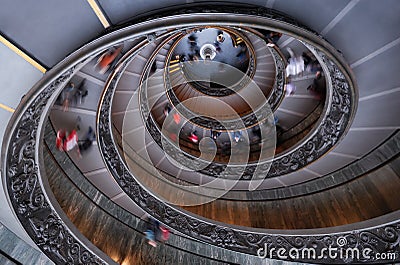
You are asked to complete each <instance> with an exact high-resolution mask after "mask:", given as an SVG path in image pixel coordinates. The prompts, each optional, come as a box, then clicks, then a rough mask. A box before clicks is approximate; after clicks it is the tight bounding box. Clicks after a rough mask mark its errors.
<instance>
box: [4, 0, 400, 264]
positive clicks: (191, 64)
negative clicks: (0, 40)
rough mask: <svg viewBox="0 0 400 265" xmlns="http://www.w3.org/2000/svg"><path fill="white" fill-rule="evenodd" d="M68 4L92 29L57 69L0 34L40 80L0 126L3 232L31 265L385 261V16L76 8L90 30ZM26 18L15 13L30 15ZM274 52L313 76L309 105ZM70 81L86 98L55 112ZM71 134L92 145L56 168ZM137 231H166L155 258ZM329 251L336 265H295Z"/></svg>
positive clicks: (388, 49)
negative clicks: (150, 226)
mask: <svg viewBox="0 0 400 265" xmlns="http://www.w3.org/2000/svg"><path fill="white" fill-rule="evenodd" d="M83 2H84V3H83V4H85V5H83V4H82V5H83V6H80V7H81V9H79V10H80V11H79V12H82V13H80V15H82V17H80V18H78V19H77V20H78V21H81V22H85V23H86V24H84V25H87V26H88V27H90V26H91V25H95V26H93V27H92V29H88V28H83V29H79V27H76V26H74V27H71V28H68V27H67V26H66V27H67V28H66V30H72V31H74V32H75V31H76V32H77V33H76V36H71V41H70V42H68V48H67V49H66V50H68V52H67V51H66V50H65V49H64V48H65V45H64V46H62V45H61V46H60V49H58V50H57V51H55V52H54V53H52V52H50V50H51V49H47V50H44V49H43V47H41V46H39V45H37V44H32V43H31V42H30V41H28V38H27V36H25V35H23V34H21V33H18V32H20V31H17V29H20V28H21V27H22V26H21V24H20V21H18V19H17V18H11V17H9V16H8V15H7V16H3V18H1V19H0V21H2V22H3V21H4V25H5V26H4V28H3V26H1V24H0V30H3V31H4V32H3V33H4V34H5V35H7V36H8V37H9V38H11V39H13V42H14V43H15V44H16V45H17V46H19V47H22V48H23V49H25V50H26V52H27V53H28V54H30V55H31V57H33V58H36V59H37V60H38V61H39V62H41V63H42V64H43V65H47V68H48V71H47V72H46V74H45V75H44V76H43V77H42V78H40V80H38V79H39V77H36V80H38V81H37V83H36V84H35V85H34V86H33V88H31V89H29V91H28V92H27V93H26V95H24V96H23V97H22V99H21V101H20V103H19V104H18V106H17V108H16V110H15V113H14V114H13V116H12V117H11V118H10V120H9V122H8V126H7V128H6V130H5V134H4V138H3V145H2V171H1V175H2V179H3V187H4V193H5V198H6V199H7V201H8V204H9V207H8V208H7V211H8V212H9V215H10V216H9V217H3V218H4V219H1V220H0V221H1V222H3V223H5V225H6V226H8V227H10V228H12V230H13V232H14V233H15V234H17V235H18V236H19V237H20V238H22V240H21V241H22V242H24V241H26V242H28V244H30V245H31V246H32V247H33V250H32V251H36V252H35V253H37V249H39V250H40V252H41V253H44V254H45V255H46V256H47V258H48V259H47V260H46V261H42V262H48V263H51V262H54V263H55V264H282V262H283V263H284V264H292V263H293V264H295V263H301V264H304V263H310V264H315V263H317V264H326V263H332V264H343V263H352V264H353V263H355V264H359V263H371V264H375V263H377V264H378V263H380V264H388V263H396V262H400V225H399V218H400V217H399V215H400V203H399V202H400V201H399V200H398V198H397V196H396V195H397V193H398V189H399V187H400V179H399V175H400V171H399V170H400V166H399V159H398V154H399V150H400V144H399V143H400V142H399V137H400V135H399V132H398V129H399V128H400V120H399V117H398V115H397V114H396V110H397V109H398V106H399V103H400V101H399V95H398V93H399V91H400V90H399V88H398V84H399V82H400V80H399V77H398V75H397V74H396V71H397V70H398V69H399V68H398V67H399V64H398V62H399V60H398V59H400V58H398V57H399V56H398V55H399V54H400V53H399V49H400V48H399V47H400V45H399V42H400V41H399V37H400V36H399V35H400V31H399V30H398V29H397V28H396V27H395V26H396V25H398V22H400V21H399V19H398V16H396V15H395V14H396V10H397V11H400V10H399V7H398V5H397V4H396V2H394V1H390V0H384V1H380V2H379V3H378V2H376V1H374V2H373V1H355V0H353V1H341V2H339V1H337V2H334V3H326V2H322V1H314V2H313V3H312V4H311V3H310V2H305V3H303V1H296V2H290V1H271V0H268V1H253V2H252V1H249V2H248V3H247V4H239V3H230V2H198V3H197V2H196V3H186V2H185V3H181V2H179V1H176V2H177V3H175V4H176V5H172V4H171V5H167V6H163V5H166V4H165V3H164V4H161V3H155V2H154V3H152V1H149V3H140V4H137V6H135V5H134V4H133V3H132V4H128V3H122V2H121V3H117V2H113V3H109V2H106V1H97V2H95V1H88V3H90V5H91V7H92V8H93V3H95V4H96V5H97V7H99V9H98V10H97V13H96V14H97V15H99V14H98V13H100V14H101V13H102V14H103V16H104V17H103V19H105V21H106V22H107V21H108V23H110V24H111V26H106V25H105V22H104V21H103V20H101V16H99V18H100V20H101V21H102V23H103V26H104V27H105V28H106V29H105V30H104V29H101V27H99V22H98V21H97V17H95V16H94V13H93V10H92V9H91V8H90V6H89V5H88V3H86V2H85V1H83ZM261 2H262V3H261ZM264 2H265V3H264ZM40 5H41V4H37V5H34V7H31V9H32V10H34V11H35V12H39V13H38V14H41V12H44V11H42V10H41V11H39V9H38V8H40ZM62 5H65V10H61V8H59V7H53V6H50V7H46V8H44V9H45V10H46V9H47V10H49V11H51V10H53V9H54V10H53V11H54V13H52V14H53V15H52V16H54V19H58V20H59V17H60V16H61V15H63V16H65V13H67V14H68V13H69V12H67V11H68V10H69V11H71V10H75V11H76V10H77V9H78V6H79V5H81V4H76V3H75V4H72V3H63V4H62ZM8 6H9V9H10V10H9V11H12V10H14V9H15V12H19V13H20V14H26V13H28V11H27V10H28V9H26V6H24V5H23V4H19V3H17V4H16V3H9V4H8ZM307 7H308V9H307ZM137 8H138V9H137ZM140 8H143V10H142V9H140ZM314 8H315V10H320V11H321V12H320V13H318V14H315V13H311V11H310V10H311V9H314ZM95 10H96V9H95ZM139 10H141V11H140V12H139ZM49 11H46V12H49ZM2 12H4V11H0V14H2ZM89 14H90V15H89ZM84 15H86V16H84ZM52 16H49V19H50V20H51V19H52ZM375 17H377V18H378V17H379V20H374V18H375ZM68 23H72V24H71V25H73V24H74V23H76V22H68ZM68 23H66V24H67V25H68ZM74 25H75V24H74ZM360 25H362V26H364V27H365V26H368V27H369V30H368V31H366V30H362V29H361V28H360ZM27 27H28V28H29V26H28V25H27ZM43 29H44V31H45V30H46V29H47V30H48V32H49V33H53V34H54V38H59V39H60V40H64V39H66V37H65V36H63V37H61V36H62V35H60V36H58V35H57V34H60V33H59V32H58V31H56V30H55V29H54V28H52V26H50V25H47V24H46V25H45V26H43ZM57 29H58V28H57ZM85 32H86V33H90V34H91V35H90V34H88V36H86V37H83V36H84V33H85ZM269 32H278V33H281V36H280V38H279V40H277V41H276V40H275V41H272V40H271V39H269V38H268V33H269ZM371 32H375V33H376V35H377V37H379V38H373V37H372V36H371V35H373V34H371ZM40 34H44V33H40ZM40 36H41V35H38V41H41V40H43V38H41V37H40ZM89 36H90V37H89ZM345 37H346V38H345ZM74 38H75V39H74ZM43 43H45V42H43ZM43 45H44V47H45V46H46V45H47V46H46V47H50V44H48V43H46V44H43ZM115 47H123V49H122V51H121V53H120V54H119V55H118V56H117V58H116V59H115V61H114V62H113V63H112V64H111V67H110V69H109V70H108V71H106V73H105V74H100V73H99V72H98V71H97V69H96V64H97V63H98V62H99V58H101V56H102V55H103V54H105V53H106V52H107V51H108V50H110V49H115ZM288 48H289V49H288ZM52 49H54V47H52ZM63 49H64V50H63ZM72 51H74V52H72ZM288 51H290V53H291V51H293V52H294V54H295V55H301V54H303V53H307V54H308V55H309V57H310V58H311V59H312V60H313V61H314V62H315V63H316V66H317V68H318V71H319V73H318V74H319V75H322V76H323V77H324V78H325V81H324V82H323V87H322V90H321V91H319V94H318V95H316V94H315V93H313V92H312V89H311V90H310V86H312V85H315V83H316V82H317V81H316V73H315V72H316V71H317V70H309V69H304V71H301V73H299V74H294V75H290V76H289V74H288V72H287V69H288V67H289V66H293V61H295V59H296V58H294V56H293V53H292V54H289V52H288ZM70 52H72V53H70ZM289 57H291V58H290V59H289V60H288V58H289ZM297 58H298V57H297ZM61 59H62V60H61ZM15 60H16V61H17V59H15ZM297 60H298V59H297ZM10 64H11V63H10ZM21 65H22V63H21ZM15 67H16V68H18V67H20V68H22V66H15ZM25 68H27V66H25ZM18 69H19V68H18ZM31 72H34V71H31ZM29 73H30V72H28V74H29ZM12 74H13V75H18V72H12ZM31 75H32V76H34V74H31ZM33 80H35V79H34V78H33ZM21 82H22V81H21ZM26 82H27V81H26ZM32 82H33V81H32ZM70 82H73V83H74V84H75V87H80V86H82V87H85V89H87V90H88V95H87V96H86V97H84V98H78V100H77V101H76V102H75V104H71V105H70V106H69V108H68V111H65V108H64V107H63V106H62V104H60V101H59V97H60V95H61V94H62V93H63V90H64V89H65V87H66V86H67V85H68V84H69V83H70ZM289 86H295V87H296V90H295V91H294V93H290V91H289V90H288V89H289V88H288V87H289ZM7 93H8V92H7ZM9 93H10V94H12V93H11V92H9ZM23 94H24V93H23ZM23 94H18V93H16V92H15V91H14V92H13V95H16V96H17V97H21V96H22V95H23ZM14 97H15V96H14ZM78 117H79V121H80V122H79V124H80V126H79V130H78V138H79V139H84V138H85V134H86V132H87V131H88V129H89V127H92V128H95V132H96V140H95V141H94V142H93V144H92V146H90V147H89V149H87V150H83V151H82V153H81V155H79V154H78V152H75V151H74V150H72V151H69V152H60V151H59V150H58V149H57V147H56V145H55V138H56V132H57V131H58V130H60V129H65V130H72V129H73V128H74V127H76V122H77V118H78ZM6 121H7V120H6ZM10 209H11V210H10ZM148 216H151V217H152V218H154V219H156V220H158V221H159V222H160V223H162V224H163V225H165V226H166V227H168V228H169V229H170V231H171V237H170V238H169V239H168V241H167V242H165V243H162V244H158V246H157V247H155V248H154V247H152V246H150V245H149V244H147V240H146V238H145V235H144V232H145V230H146V217H148ZM13 218H15V219H16V220H18V224H20V225H11V223H12V222H13V221H12V220H14V219H13ZM8 220H11V221H8ZM7 222H8V223H7ZM1 240H2V239H1V238H0V241H1ZM24 248H26V249H29V247H25V246H24ZM330 248H334V249H336V250H338V249H339V250H341V251H342V252H341V255H340V257H339V256H332V255H327V254H326V255H323V254H321V255H318V254H316V256H317V257H315V256H312V255H311V256H310V249H312V251H313V252H314V253H323V249H325V250H326V249H330ZM271 249H273V250H276V251H275V253H274V254H271V253H272V252H271ZM278 249H280V250H281V251H277V250H278ZM346 249H350V250H352V251H356V252H357V253H358V254H359V253H363V255H362V256H360V255H358V256H354V255H351V256H349V255H347V254H348V253H347V252H346V255H343V251H346ZM0 250H1V252H0V254H1V255H0V257H3V256H4V255H5V256H4V257H5V259H6V260H7V257H8V262H11V264H15V263H16V264H18V262H20V264H23V263H26V261H25V260H24V261H23V259H18V257H15V255H16V254H15V253H13V252H12V251H10V250H9V248H0ZM267 250H269V252H268V251H267ZM304 252H306V253H308V255H300V254H302V253H304ZM365 252H368V253H367V254H368V255H367V256H365V255H364V253H365ZM3 253H4V254H3ZM27 253H28V252H27ZM285 253H286V255H285ZM299 253H300V254H299ZM288 254H289V255H288ZM352 254H354V253H352ZM35 255H37V254H35ZM382 255H383V256H382Z"/></svg>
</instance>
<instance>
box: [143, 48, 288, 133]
mask: <svg viewBox="0 0 400 265" xmlns="http://www.w3.org/2000/svg"><path fill="white" fill-rule="evenodd" d="M266 47H267V48H268V50H269V51H270V53H271V55H272V58H273V60H274V62H275V73H276V74H275V81H274V85H273V87H272V89H271V91H272V92H271V93H270V95H269V97H268V98H267V100H266V102H265V104H269V107H268V108H266V107H265V104H264V105H262V106H260V107H259V108H258V109H256V110H253V111H252V112H251V113H249V114H246V115H244V116H243V117H241V119H240V120H237V119H235V120H226V119H225V120H224V123H223V124H221V123H220V122H219V121H217V120H214V119H211V118H209V117H205V116H200V117H199V115H196V114H194V113H193V112H192V111H190V110H189V109H187V108H186V107H185V106H183V105H182V104H180V103H181V101H180V100H179V99H178V97H177V96H176V95H175V92H174V89H173V86H172V84H171V80H170V75H169V74H168V73H165V85H166V93H167V96H168V98H169V100H170V102H171V103H172V105H174V106H178V105H180V108H179V110H178V111H179V112H181V114H182V116H183V117H191V118H190V119H188V120H189V121H190V122H191V123H194V124H196V125H198V126H200V127H204V128H207V129H213V130H221V131H225V130H235V128H238V127H241V126H242V124H243V126H245V127H251V126H254V125H256V124H258V123H259V122H261V121H264V120H265V119H267V118H268V116H269V115H270V114H271V112H270V111H268V109H271V110H272V111H275V110H276V109H277V108H278V107H279V105H280V103H281V102H282V100H283V98H284V95H285V89H284V86H285V82H286V76H285V68H286V60H285V58H284V57H283V55H282V53H280V52H279V48H277V47H268V46H266ZM245 80H247V81H249V80H250V78H245ZM245 80H244V81H242V82H245ZM247 83H248V82H247ZM143 93H144V92H143Z"/></svg>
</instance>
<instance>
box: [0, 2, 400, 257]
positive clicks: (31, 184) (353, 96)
mask: <svg viewBox="0 0 400 265" xmlns="http://www.w3.org/2000/svg"><path fill="white" fill-rule="evenodd" d="M213 12H215V13H213ZM187 13H191V16H187V15H185V16H179V15H180V14H187ZM216 13H218V14H216ZM221 13H223V14H222V15H221ZM164 15H165V14H160V15H159V17H158V18H161V17H163V16H164ZM168 15H171V17H163V19H162V20H161V19H155V20H148V21H145V22H143V23H141V24H140V25H134V26H131V27H128V28H126V29H124V30H119V31H117V32H115V33H111V34H110V35H108V36H106V37H102V38H101V40H99V41H95V42H93V43H90V44H88V45H86V46H85V47H84V48H82V49H81V50H80V51H79V52H76V53H74V54H72V55H71V56H70V57H69V58H68V59H67V60H66V61H64V62H63V63H62V64H60V65H59V66H57V67H55V68H54V69H53V70H51V71H49V72H48V73H47V74H46V76H45V78H44V79H43V80H42V81H41V82H40V83H38V84H37V86H35V88H34V89H33V90H32V92H30V94H29V95H28V97H25V98H26V100H25V102H24V103H25V104H24V106H25V107H23V108H21V109H19V110H17V111H16V112H15V114H14V116H13V118H12V120H11V123H10V124H11V125H10V126H9V127H8V128H7V131H6V137H5V138H4V142H3V149H2V165H3V168H2V175H3V176H4V179H5V183H4V184H5V187H6V188H7V193H8V196H9V199H10V202H11V204H12V206H13V208H14V210H15V214H16V215H17V217H18V218H19V220H20V222H21V223H22V224H23V226H24V227H25V229H26V230H27V232H28V234H29V235H30V236H31V237H32V239H33V240H34V242H35V243H36V244H38V246H39V247H40V248H41V249H42V251H43V252H45V253H46V255H48V256H49V257H50V258H51V259H52V260H53V261H55V262H57V263H67V262H69V263H74V264H75V263H92V264H105V263H107V262H109V263H112V261H111V260H110V259H109V258H108V257H104V255H103V254H102V253H98V252H97V250H95V249H94V248H92V245H91V244H90V243H89V242H86V241H85V240H84V239H81V238H80V235H79V233H78V232H76V231H74V229H73V228H72V227H70V223H69V221H68V220H67V219H66V218H65V216H62V214H61V210H60V209H59V206H57V204H56V203H55V201H54V199H53V198H52V196H51V192H49V190H48V187H47V186H46V185H47V184H46V179H45V174H43V172H42V171H41V168H42V167H41V164H42V163H43V161H42V160H41V155H40V154H41V152H40V146H41V143H42V139H41V137H42V127H43V121H44V120H45V119H46V117H47V114H48V111H49V107H50V106H51V105H52V103H53V102H54V101H55V99H56V97H57V94H58V93H59V92H60V91H61V90H62V88H63V86H64V85H65V84H66V83H67V82H68V80H69V79H70V78H71V76H72V74H74V73H75V72H76V71H77V70H78V69H79V68H80V67H81V66H82V65H83V64H84V62H86V61H85V59H86V58H88V59H90V58H92V56H94V55H95V54H98V53H99V52H101V51H103V50H104V49H105V48H106V47H108V46H111V45H115V44H117V43H119V42H121V41H124V40H126V39H129V38H136V37H138V36H144V35H146V34H149V32H154V34H155V35H157V33H156V32H158V31H162V30H166V29H169V28H179V27H181V26H182V27H185V26H191V25H194V24H196V25H199V24H213V23H215V22H214V21H213V20H214V19H215V20H217V21H218V23H222V24H229V25H235V26H253V27H258V28H265V29H270V28H274V29H276V30H277V31H281V32H283V33H285V34H288V35H291V36H293V37H300V36H301V37H302V38H305V39H307V40H308V41H307V42H309V43H310V44H312V45H313V46H314V47H315V48H313V49H314V52H315V54H317V55H318V56H320V58H321V61H322V62H323V64H324V66H323V67H325V69H324V70H325V72H326V73H328V77H329V78H328V82H329V87H330V88H331V90H330V91H329V93H328V94H329V95H328V97H329V98H333V100H332V101H331V102H329V103H331V104H328V107H327V109H326V110H325V113H324V115H323V117H322V118H321V122H320V128H323V129H320V128H319V129H317V130H316V131H314V132H313V133H312V134H311V135H310V137H309V139H308V140H307V141H306V143H305V144H303V145H302V146H301V147H299V148H297V149H295V150H293V151H291V153H290V154H287V155H289V156H287V155H285V156H283V158H285V159H284V161H280V162H279V163H278V164H276V165H275V166H274V169H273V172H275V173H276V174H279V173H282V172H285V170H284V169H282V168H281V167H291V169H290V170H294V169H297V168H300V167H301V166H302V165H305V164H306V163H308V162H311V161H314V160H315V159H317V158H318V157H319V156H320V154H322V153H323V152H326V151H328V150H329V149H330V148H332V147H333V146H334V145H335V144H336V143H337V142H338V141H339V140H340V138H341V137H342V136H343V135H344V134H345V133H346V131H347V129H348V126H349V123H350V122H351V120H352V118H353V116H354V112H355V108H356V100H357V93H356V91H355V88H354V83H353V78H352V74H351V72H350V70H349V69H348V67H347V66H346V65H345V63H344V60H343V58H342V57H341V56H340V55H338V53H337V52H336V51H335V49H334V48H332V47H331V46H329V45H328V44H327V43H325V42H324V41H323V40H322V39H321V38H319V37H318V36H316V35H315V34H314V33H313V32H311V31H308V30H307V29H306V28H304V27H301V26H300V25H299V24H298V23H297V22H296V21H294V20H293V19H290V18H287V17H286V16H284V15H283V14H281V13H277V12H274V11H273V10H270V9H265V8H242V9H240V8H238V7H233V5H230V6H229V7H223V9H219V8H218V7H215V8H211V9H210V8H207V7H199V6H198V7H191V8H186V9H180V10H178V11H176V12H175V13H174V12H171V11H169V12H168ZM249 15H250V16H249ZM280 22H284V23H280ZM327 54H329V55H327ZM113 77H115V76H112V77H111V78H112V79H110V80H112V81H111V82H108V83H109V84H110V86H109V87H112V83H113V82H115V81H116V80H115V81H113ZM112 92H113V91H112V90H110V89H108V90H107V91H105V94H104V95H103V103H104V102H110V97H111V95H112ZM110 93H111V94H110ZM110 114H111V113H110V110H109V108H108V106H106V105H104V104H103V105H101V107H100V110H99V115H98V142H99V144H100V147H101V150H102V153H103V156H104V161H105V163H106V165H107V167H108V168H109V170H110V172H111V173H112V175H113V176H114V177H115V179H116V181H117V182H118V183H119V185H120V186H121V187H122V188H123V190H124V191H125V192H126V193H127V194H128V195H129V196H130V197H131V198H132V199H133V200H134V201H135V202H136V203H138V205H141V206H142V208H143V209H144V210H145V211H147V212H148V213H149V214H151V215H152V216H154V217H156V218H158V219H160V220H162V221H163V222H164V223H166V224H168V225H169V226H170V227H173V228H174V229H176V230H178V231H180V232H182V233H185V234H188V235H190V236H192V237H194V238H197V239H199V240H202V241H204V242H208V243H210V244H213V245H217V246H221V247H224V248H228V249H231V250H235V251H239V252H244V253H249V254H253V255H257V254H264V253H265V251H264V250H265V248H268V249H272V248H275V249H283V250H284V251H285V253H289V251H291V250H294V252H296V253H299V252H301V251H303V250H305V249H311V248H312V249H315V250H318V251H321V250H322V249H328V248H340V247H342V248H344V247H354V248H356V249H358V250H359V251H364V250H368V255H369V256H370V257H373V256H374V254H376V253H381V252H388V251H394V250H397V251H398V250H399V241H400V222H399V221H398V219H399V214H400V213H399V212H395V213H393V214H391V215H389V216H382V217H379V218H377V219H375V220H373V221H371V222H367V223H360V224H354V225H352V226H351V227H349V226H343V227H339V228H335V229H317V230H312V231H310V230H302V231H276V230H256V229H246V228H236V227H230V226H227V225H222V224H215V223H212V222H210V221H208V220H204V219H202V218H196V217H193V216H191V215H189V214H188V213H186V212H185V211H182V210H178V209H176V208H174V207H172V206H170V205H168V204H165V203H163V202H162V201H160V200H158V199H157V198H155V197H154V196H153V195H152V194H150V193H149V192H148V191H147V189H145V188H143V187H142V186H141V185H140V184H139V183H138V182H136V180H135V177H134V176H133V175H132V174H131V173H130V172H129V169H128V168H127V167H126V165H125V164H124V163H123V162H122V160H121V159H120V157H119V155H118V151H117V150H116V146H115V144H114V141H113V138H112V135H111V133H110V132H111V125H110ZM278 160H279V158H278ZM291 160H294V161H293V162H292V161H291ZM290 170H289V171H290ZM260 250H261V251H260ZM280 253H281V254H282V251H281V252H280ZM292 253H293V252H292ZM342 257H343V256H342ZM342 257H340V256H339V257H337V259H335V258H332V257H331V256H328V255H326V256H325V255H322V256H319V257H318V258H319V260H318V262H324V263H327V262H329V263H346V262H352V263H355V262H360V263H371V262H374V263H376V262H379V261H378V260H373V259H363V260H348V259H343V258H342ZM273 258H279V259H284V260H296V261H302V262H315V260H314V259H312V258H310V257H298V256H290V255H288V256H279V257H276V256H275V257H273ZM398 261H400V258H399V256H397V257H396V258H395V259H393V260H392V262H398ZM382 262H385V261H384V260H383V261H382Z"/></svg>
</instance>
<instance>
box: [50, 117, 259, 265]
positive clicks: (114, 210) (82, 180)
mask: <svg viewBox="0 0 400 265" xmlns="http://www.w3.org/2000/svg"><path fill="white" fill-rule="evenodd" d="M45 134H46V135H45V137H44V144H45V145H46V151H45V152H48V153H49V155H50V156H52V157H53V159H54V160H55V161H56V162H57V163H58V166H59V167H60V171H61V172H60V176H57V177H58V178H60V179H62V181H64V180H66V181H69V182H71V183H72V186H73V187H74V188H76V189H77V190H79V191H77V192H79V193H81V194H82V198H87V199H88V200H89V201H90V202H91V203H93V204H95V205H97V207H99V209H101V211H103V212H105V213H106V214H107V215H109V216H111V217H112V218H114V219H115V220H116V221H117V222H120V223H121V224H123V225H126V226H128V227H129V228H130V229H131V230H132V231H131V232H129V231H127V232H126V233H127V234H128V235H129V234H130V233H132V232H134V233H139V234H140V235H141V237H142V238H143V240H144V235H143V231H144V225H143V224H144V223H145V220H142V219H141V218H140V217H138V216H136V215H134V214H132V213H130V212H128V211H127V210H125V209H123V208H122V207H121V206H119V205H117V204H116V203H114V202H113V201H111V200H109V199H108V198H107V196H106V195H104V194H103V193H102V192H101V191H100V190H98V189H97V188H96V187H94V186H93V185H92V184H91V183H90V182H89V181H88V180H87V178H86V177H85V176H84V175H83V174H82V173H81V172H80V170H79V169H78V168H77V167H76V165H75V164H74V162H73V161H72V160H71V159H70V158H69V156H68V155H67V154H66V153H63V152H59V151H58V150H57V149H56V147H55V132H54V130H53V129H52V128H51V126H49V124H47V126H46V133H45ZM60 161H62V163H60ZM165 244H166V245H167V246H168V247H171V248H173V249H177V250H179V251H183V252H187V253H189V254H191V255H194V256H198V257H201V258H208V259H210V260H211V261H224V262H230V263H239V264H245V263H244V262H245V261H250V260H251V261H252V264H256V263H257V261H259V262H261V261H260V260H258V259H257V258H256V257H252V256H248V255H243V254H240V253H237V252H232V251H229V250H225V249H222V248H219V247H215V246H212V245H209V244H205V243H202V242H199V241H197V240H193V239H190V238H189V237H186V236H182V235H178V234H176V233H174V231H171V234H170V238H169V239H168V241H167V242H166V243H165ZM199 245H200V246H201V245H204V246H202V247H199ZM183 246H186V248H183ZM203 248H208V249H209V251H210V252H212V253H213V254H212V255H211V257H210V255H209V254H205V253H201V249H203Z"/></svg>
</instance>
